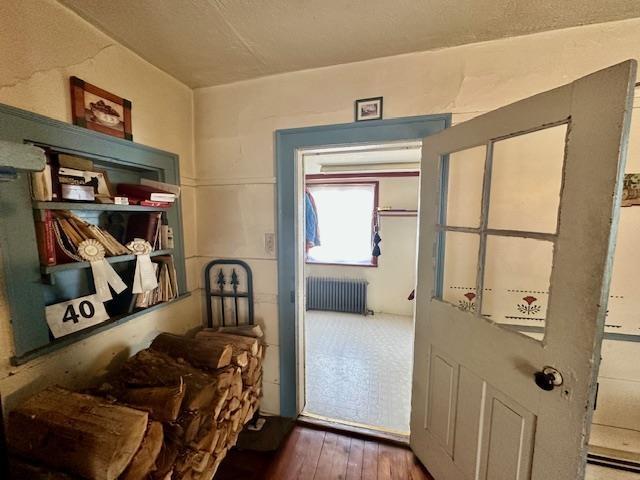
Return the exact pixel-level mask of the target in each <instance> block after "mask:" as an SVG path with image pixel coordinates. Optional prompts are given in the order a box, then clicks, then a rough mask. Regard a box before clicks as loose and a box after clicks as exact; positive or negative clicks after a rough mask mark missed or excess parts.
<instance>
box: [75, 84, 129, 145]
mask: <svg viewBox="0 0 640 480" xmlns="http://www.w3.org/2000/svg"><path fill="white" fill-rule="evenodd" d="M70 84H71V112H72V116H73V124H74V125H79V126H81V127H85V128H88V129H90V130H95V131H97V132H102V133H106V134H107V135H113V136H114V137H118V138H124V139H126V140H133V135H132V134H131V102H130V101H129V100H125V99H124V98H122V97H118V96H117V95H114V94H113V93H110V92H107V91H106V90H103V89H101V88H99V87H96V86H95V85H92V84H90V83H87V82H85V81H84V80H82V79H80V78H78V77H71V78H70Z"/></svg>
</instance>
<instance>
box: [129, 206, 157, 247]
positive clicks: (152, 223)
mask: <svg viewBox="0 0 640 480" xmlns="http://www.w3.org/2000/svg"><path fill="white" fill-rule="evenodd" d="M161 216H162V213H134V214H132V215H130V216H129V221H128V222H127V236H126V238H127V242H130V241H132V240H134V239H136V238H142V239H143V240H146V241H148V242H149V243H150V244H151V246H153V245H154V243H155V239H156V236H157V231H158V228H159V223H160V218H161Z"/></svg>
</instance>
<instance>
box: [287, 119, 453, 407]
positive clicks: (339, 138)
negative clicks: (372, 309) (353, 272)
mask: <svg viewBox="0 0 640 480" xmlns="http://www.w3.org/2000/svg"><path fill="white" fill-rule="evenodd" d="M450 125H451V113H441V114H433V115H419V116H413V117H403V118H394V119H389V120H370V121H366V122H355V123H344V124H336V125H323V126H316V127H302V128H291V129H283V130H276V132H275V147H276V151H275V155H276V190H277V192H276V193H277V210H276V211H277V214H276V225H277V227H276V228H277V230H276V232H277V241H278V254H277V263H278V327H279V342H278V343H279V349H280V415H282V416H283V417H290V418H294V417H296V416H297V415H298V414H299V413H300V411H301V410H302V407H303V405H299V404H298V403H299V402H298V387H299V385H298V376H299V369H298V365H297V361H298V349H297V345H298V341H299V336H298V322H299V318H298V313H297V312H298V308H299V306H300V305H299V302H300V298H301V297H300V296H299V295H296V285H297V282H298V281H299V278H298V274H297V265H296V263H297V262H296V259H297V243H296V226H297V220H296V214H297V211H296V210H297V209H296V202H297V200H296V199H297V196H296V193H297V188H296V182H297V179H298V176H299V174H300V173H301V172H300V165H299V163H300V161H299V158H300V155H299V153H300V151H301V150H305V149H310V148H317V147H323V146H341V145H351V144H360V145H361V144H367V143H372V144H374V143H387V142H394V141H402V140H422V139H423V138H424V137H426V136H428V135H431V134H433V133H436V132H438V131H440V130H443V129H445V128H448V127H449V126H450Z"/></svg>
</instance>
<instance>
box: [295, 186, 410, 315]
mask: <svg viewBox="0 0 640 480" xmlns="http://www.w3.org/2000/svg"><path fill="white" fill-rule="evenodd" d="M371 180H376V181H378V182H379V191H378V205H379V206H380V207H392V208H396V209H406V210H417V208H418V190H419V177H395V178H394V177H376V178H371ZM379 218H380V222H379V223H380V228H379V232H380V237H381V238H382V242H381V243H380V249H381V251H382V255H381V256H380V257H378V266H377V267H357V266H342V265H319V264H313V263H307V264H306V265H305V276H318V277H338V278H359V279H364V280H367V282H369V284H368V286H367V306H368V308H369V309H371V310H373V311H374V312H376V313H393V314H397V315H413V306H414V302H413V301H410V300H408V299H407V297H408V296H409V294H410V293H411V291H412V290H413V289H414V288H415V276H416V275H415V274H416V239H417V228H418V222H417V217H415V216H414V217H391V216H384V215H382V216H380V217H379ZM320 234H321V237H320V239H321V240H322V230H321V231H320Z"/></svg>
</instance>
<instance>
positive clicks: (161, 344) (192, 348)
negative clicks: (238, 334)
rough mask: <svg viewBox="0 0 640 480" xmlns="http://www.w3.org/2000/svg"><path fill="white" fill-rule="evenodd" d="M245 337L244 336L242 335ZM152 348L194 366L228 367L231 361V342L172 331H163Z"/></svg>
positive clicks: (152, 344)
mask: <svg viewBox="0 0 640 480" xmlns="http://www.w3.org/2000/svg"><path fill="white" fill-rule="evenodd" d="M242 338H244V337H242ZM151 348H152V349H154V350H158V351H160V352H164V353H167V354H169V355H171V356H172V357H174V358H183V359H184V360H186V361H188V362H189V363H191V364H192V365H193V366H196V367H201V368H209V369H214V370H215V369H218V368H222V367H226V366H227V365H229V364H230V363H231V355H232V354H233V348H232V347H231V342H230V341H227V342H226V343H220V342H218V343H212V342H203V341H201V340H200V339H198V338H188V337H184V336H181V335H173V334H171V333H161V334H160V335H158V336H157V337H156V338H155V339H154V340H153V342H152V343H151Z"/></svg>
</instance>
